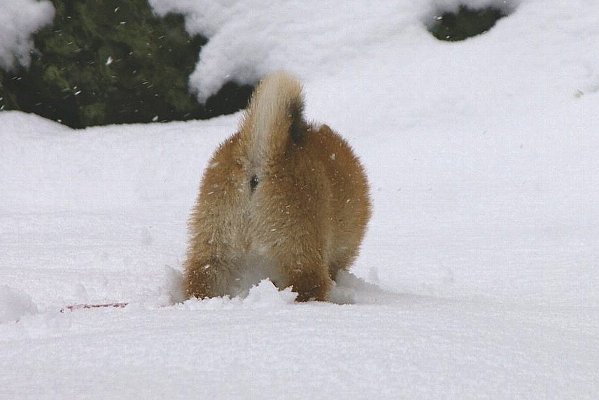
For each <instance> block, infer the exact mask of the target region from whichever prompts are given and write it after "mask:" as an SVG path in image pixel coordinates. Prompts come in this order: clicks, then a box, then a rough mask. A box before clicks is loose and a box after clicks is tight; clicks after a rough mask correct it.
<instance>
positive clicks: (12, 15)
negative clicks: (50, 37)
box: [0, 0, 54, 70]
mask: <svg viewBox="0 0 599 400" xmlns="http://www.w3.org/2000/svg"><path fill="white" fill-rule="evenodd" d="M53 18H54V7H53V6H52V3H50V2H49V1H35V0H11V1H5V2H3V4H2V10H1V11H0V68H2V69H5V70H6V69H11V68H12V67H14V66H15V61H16V62H17V63H18V64H21V65H24V66H29V61H30V51H31V49H32V47H33V41H32V40H31V34H32V33H34V32H35V31H37V30H39V29H40V28H42V27H43V26H44V25H47V24H49V23H50V22H52V19H53Z"/></svg>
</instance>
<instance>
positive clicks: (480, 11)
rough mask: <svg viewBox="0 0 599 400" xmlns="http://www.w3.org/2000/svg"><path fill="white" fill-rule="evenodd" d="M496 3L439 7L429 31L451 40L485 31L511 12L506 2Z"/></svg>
mask: <svg viewBox="0 0 599 400" xmlns="http://www.w3.org/2000/svg"><path fill="white" fill-rule="evenodd" d="M495 3H497V4H495ZM495 3H491V4H490V5H488V6H486V7H481V8H479V7H475V6H471V5H464V4H459V5H456V7H454V8H453V9H437V10H436V12H435V13H434V14H433V17H432V18H431V20H429V21H430V23H429V24H428V31H429V32H430V33H431V34H432V35H433V36H434V37H436V38H437V39H439V40H444V41H449V42H456V41H460V40H465V39H467V38H469V37H473V36H477V35H480V34H482V33H485V32H487V31H488V30H489V29H491V28H492V27H493V26H495V23H496V22H497V21H498V20H500V19H501V18H503V17H505V16H507V15H508V14H510V12H511V8H510V7H509V6H508V5H507V4H506V2H503V1H501V2H495Z"/></svg>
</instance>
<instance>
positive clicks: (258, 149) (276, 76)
mask: <svg viewBox="0 0 599 400" xmlns="http://www.w3.org/2000/svg"><path fill="white" fill-rule="evenodd" d="M303 109H304V100H303V95H302V87H301V84H300V83H299V81H298V80H297V79H296V78H294V77H293V76H292V75H290V74H288V73H286V72H276V73H273V74H271V75H269V76H267V77H266V78H264V79H263V80H262V81H261V82H260V84H259V85H258V87H257V88H256V90H255V91H254V94H253V95H252V99H251V101H250V105H249V107H248V108H247V110H246V112H245V116H244V119H243V123H242V126H241V131H242V135H243V136H244V139H245V142H246V144H247V151H248V157H249V159H250V162H251V164H252V165H253V167H255V168H260V167H261V166H262V165H264V164H265V163H267V162H269V161H274V160H276V159H277V158H278V157H281V156H282V155H283V154H284V153H285V149H286V148H287V146H288V145H289V143H290V141H293V142H296V143H298V142H300V141H301V140H302V136H303V135H304V134H305V132H306V129H307V124H306V122H305V120H304V116H303Z"/></svg>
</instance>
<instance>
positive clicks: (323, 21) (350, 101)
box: [0, 0, 599, 399]
mask: <svg viewBox="0 0 599 400" xmlns="http://www.w3.org/2000/svg"><path fill="white" fill-rule="evenodd" d="M463 3H465V4H497V5H499V6H502V7H505V8H504V9H506V10H509V11H510V15H508V16H507V17H505V18H504V19H502V20H500V21H499V22H498V24H497V25H496V26H495V27H494V28H493V29H491V30H490V31H489V32H487V33H486V34H484V35H481V36H478V37H475V38H472V39H469V40H466V41H463V42H456V43H446V42H439V41H437V40H436V39H434V38H433V37H432V36H431V35H430V34H429V33H428V32H427V31H426V28H425V24H426V23H428V22H430V21H431V19H432V17H433V16H434V11H433V10H435V9H443V10H445V9H450V8H451V7H453V6H455V5H456V4H457V2H456V1H449V0H447V1H442V0H431V1H423V2H413V1H407V0H405V1H404V0H401V1H399V0H398V1H396V2H380V4H378V3H377V4H376V5H373V3H372V2H365V1H364V2H358V1H355V2H342V3H340V4H336V3H335V4H333V3H332V2H321V1H316V0H313V1H302V2H280V3H277V4H276V5H272V6H271V2H269V1H265V0H252V1H235V0H232V1H226V2H224V1H223V2H214V1H207V0H206V1H189V0H187V1H185V0H178V1H175V0H171V1H166V0H164V1H162V0H161V1H158V0H153V1H152V4H153V6H154V7H155V9H156V11H157V12H159V13H164V12H167V11H169V10H180V11H184V12H186V13H187V14H188V19H187V26H188V29H189V30H190V31H192V32H202V33H204V34H206V35H208V36H209V37H210V38H211V41H210V42H209V44H208V45H207V46H206V47H205V48H204V49H203V50H202V52H203V53H202V61H201V62H200V63H199V65H198V68H197V71H196V74H194V75H193V76H192V78H191V85H192V87H193V88H194V90H196V91H197V93H198V96H199V97H200V98H202V97H205V96H208V95H209V94H211V93H212V92H214V91H215V90H217V89H218V87H219V85H220V84H222V82H224V81H226V80H228V79H236V80H238V81H240V82H247V81H251V80H253V79H256V78H257V77H259V76H262V75H263V74H264V73H266V72H268V71H270V70H274V69H279V68H285V69H288V70H291V71H292V72H294V73H296V74H298V75H299V76H300V77H301V78H302V79H303V81H304V82H305V92H306V101H307V104H306V114H307V115H308V117H310V118H312V119H314V120H316V121H322V122H326V123H327V124H329V125H330V126H332V127H333V128H335V129H336V130H338V131H339V132H341V133H342V134H343V135H344V136H345V137H346V138H347V139H348V140H349V141H350V143H351V144H352V145H353V147H354V148H355V150H356V153H357V154H358V155H359V156H360V157H361V159H362V160H363V162H364V164H365V166H366V169H367V172H368V175H369V178H370V182H371V190H372V197H373V203H374V216H373V219H372V221H371V224H370V226H369V231H368V234H367V237H366V239H365V242H364V244H363V246H362V252H361V255H360V257H359V259H358V260H357V262H356V264H355V265H354V267H353V268H352V271H351V272H352V273H351V274H344V275H343V276H341V277H340V279H339V282H338V286H337V287H336V288H335V290H334V292H333V296H332V297H333V301H334V302H332V303H316V302H312V303H306V304H295V303H293V298H294V296H293V294H292V293H290V292H289V291H283V292H278V291H277V290H276V289H275V288H274V287H273V286H272V284H270V283H269V282H262V283H261V284H260V285H259V286H257V287H256V288H254V289H252V291H251V292H250V294H249V295H248V297H246V298H244V299H239V298H236V299H226V298H225V299H223V298H217V299H210V300H203V301H198V300H188V301H186V302H183V303H180V302H178V300H180V292H179V290H178V283H179V281H180V279H181V275H180V272H181V263H182V260H183V257H184V253H185V246H186V225H185V224H186V219H187V215H188V213H189V210H190V208H191V205H192V203H193V201H194V198H195V194H196V190H197V187H198V184H199V180H200V177H201V174H202V169H203V168H204V166H205V165H206V163H207V161H208V157H209V156H210V154H211V153H212V151H213V150H214V148H215V147H216V146H217V145H218V143H219V142H221V141H222V140H224V139H225V138H226V137H227V136H228V135H229V134H231V133H232V132H233V131H234V130H235V128H236V126H237V123H238V120H239V117H240V115H239V114H237V115H233V116H227V117H220V118H215V119H213V120H209V121H192V122H186V123H169V124H149V125H127V126H109V127H101V128H93V129H87V130H83V131H73V130H70V129H68V128H65V127H63V126H61V125H58V124H56V123H53V122H50V121H46V120H43V119H42V118H39V117H37V116H34V115H26V114H23V113H17V112H2V113H0V399H4V398H6V399H16V398H18V399H57V398H61V399H70V398H77V399H117V398H118V399H131V398H148V399H151V398H156V399H164V398H169V399H184V398H202V399H230V398H247V399H250V398H317V399H318V398H322V399H325V398H351V399H373V398H374V399H398V398H409V399H414V398H432V399H469V398H472V399H480V398H490V399H515V398H518V399H595V398H596V397H597V393H599V290H598V289H597V288H598V287H599V269H598V268H599V205H598V204H599V177H598V175H597V174H598V171H599V157H598V156H597V155H598V154H599V112H598V111H597V110H598V109H599V55H598V53H597V49H598V48H599V30H598V29H597V21H598V20H599V3H597V2H595V1H583V0H579V1H571V2H561V1H557V0H553V1H546V0H543V1H542V0H521V1H514V2H507V3H506V2H502V1H489V0H486V1H484V0H478V1H475V0H469V1H464V2H463ZM2 7H4V6H2ZM5 10H6V9H5ZM8 10H9V11H10V8H9V9H8ZM12 12H15V11H14V10H13V11H12ZM48 12H51V10H49V11H48ZM7 15H8V14H7ZM36 18H37V20H38V21H43V20H44V19H43V18H42V17H39V16H38V17H36ZM38 23H41V22H38ZM27 29H31V28H27ZM3 32H4V31H2V30H0V36H1V35H5V33H3ZM11 32H12V31H11ZM11 34H12V35H13V36H3V38H4V39H5V40H6V43H8V40H9V39H10V38H11V37H16V36H14V32H12V33H11ZM26 36H27V32H26V33H22V34H20V37H26ZM6 38H8V39H6ZM3 45H4V46H5V48H9V49H16V48H19V49H20V48H21V47H19V46H21V44H19V45H16V44H14V43H13V44H4V43H3ZM0 50H1V49H0ZM1 57H2V54H1V52H0V58H1ZM105 302H129V303H130V305H129V306H127V307H125V308H103V309H91V310H75V311H72V312H63V313H61V312H60V310H61V309H62V308H64V307H65V306H68V305H72V304H79V303H105Z"/></svg>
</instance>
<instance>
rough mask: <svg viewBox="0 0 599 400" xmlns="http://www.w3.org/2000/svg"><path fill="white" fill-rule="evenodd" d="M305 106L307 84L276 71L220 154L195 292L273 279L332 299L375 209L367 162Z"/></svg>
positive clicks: (195, 214) (194, 224)
mask: <svg viewBox="0 0 599 400" xmlns="http://www.w3.org/2000/svg"><path fill="white" fill-rule="evenodd" d="M303 107H304V103H303V96H302V89H301V85H300V83H299V82H298V81H297V80H296V79H295V78H294V77H292V76H290V75H289V74H287V73H284V72H278V73H274V74H271V75H270V76H268V77H266V78H265V79H264V80H263V81H262V82H261V83H260V84H259V85H258V87H257V89H256V90H255V92H254V93H253V95H252V98H251V101H250V104H249V107H248V108H247V110H246V111H245V115H244V117H243V120H242V123H241V127H240V129H239V131H238V132H237V133H235V134H234V135H233V136H231V137H230V138H229V139H228V140H226V141H225V142H224V143H223V144H221V145H220V147H219V148H218V149H217V150H216V152H215V153H214V155H213V156H212V159H211V160H210V163H209V165H208V167H207V168H206V171H205V172H204V177H203V179H202V184H201V187H200V191H199V195H198V198H197V201H196V204H195V206H194V208H193V210H192V214H191V217H190V221H189V233H190V239H189V248H188V252H187V259H186V261H185V285H186V288H185V289H186V292H187V295H188V296H190V297H197V298H204V297H214V296H223V295H232V296H234V295H238V294H241V293H244V291H247V289H249V288H250V287H251V285H252V284H255V283H257V282H258V281H260V279H263V278H270V280H271V281H272V282H273V283H274V284H275V285H276V286H277V287H278V288H280V289H283V288H286V287H289V286H291V287H292V289H293V291H294V292H297V293H298V297H297V300H298V301H308V300H326V299H327V294H328V292H329V289H330V288H331V285H332V280H333V279H334V278H335V276H336V274H337V272H338V271H339V270H341V269H347V268H349V266H350V264H351V263H352V261H353V260H354V259H355V258H356V255H357V254H358V248H359V246H360V242H361V240H362V238H363V236H364V232H365V229H366V224H367V222H368V220H369V218H370V214H371V211H370V199H369V194H368V182H367V179H366V175H365V173H364V169H363V167H362V165H361V164H360V162H359V160H358V159H357V158H356V156H355V155H354V154H353V152H352V150H351V148H350V146H349V145H348V144H347V143H346V142H345V140H343V138H341V137H340V136H339V135H338V134H337V133H335V132H333V131H332V130H331V129H330V128H329V127H328V126H326V125H321V126H318V125H315V124H309V123H308V122H306V120H305V119H304V116H303Z"/></svg>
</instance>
